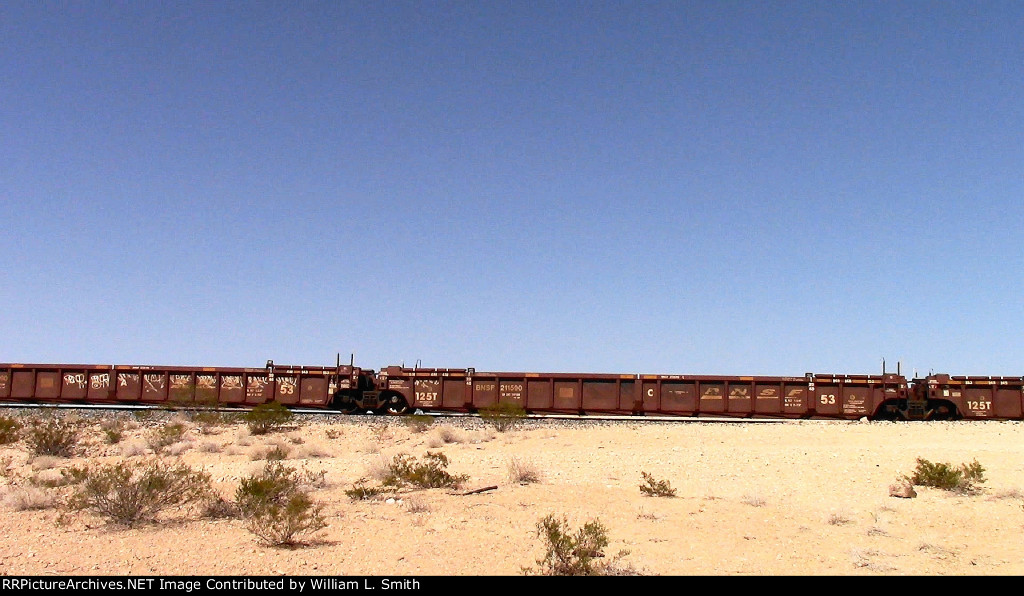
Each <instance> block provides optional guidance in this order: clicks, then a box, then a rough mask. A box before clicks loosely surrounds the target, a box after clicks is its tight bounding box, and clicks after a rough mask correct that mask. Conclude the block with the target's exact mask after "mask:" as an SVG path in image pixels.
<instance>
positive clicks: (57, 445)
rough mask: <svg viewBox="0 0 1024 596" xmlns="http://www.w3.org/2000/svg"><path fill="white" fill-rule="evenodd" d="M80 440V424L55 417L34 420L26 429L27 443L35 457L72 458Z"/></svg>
mask: <svg viewBox="0 0 1024 596" xmlns="http://www.w3.org/2000/svg"><path fill="white" fill-rule="evenodd" d="M78 439H79V433H78V424H77V423H76V422H74V421H71V420H68V419H63V418H57V417H55V416H46V417H43V418H38V419H34V420H32V421H31V424H30V425H29V427H28V428H27V429H25V443H26V444H27V445H28V449H29V452H30V453H32V454H33V455H53V456H56V457H71V456H72V455H74V453H75V448H76V447H77V446H78Z"/></svg>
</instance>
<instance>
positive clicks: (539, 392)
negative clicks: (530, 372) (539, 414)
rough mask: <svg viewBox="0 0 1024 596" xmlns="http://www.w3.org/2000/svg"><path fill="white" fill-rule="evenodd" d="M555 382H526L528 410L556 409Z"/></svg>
mask: <svg viewBox="0 0 1024 596" xmlns="http://www.w3.org/2000/svg"><path fill="white" fill-rule="evenodd" d="M553 390H554V381H552V380H551V379H544V380H538V379H528V380H527V381H526V409H527V410H531V411H544V410H550V409H552V408H554V397H553V395H554V394H553Z"/></svg>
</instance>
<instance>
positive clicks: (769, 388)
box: [754, 382, 783, 416]
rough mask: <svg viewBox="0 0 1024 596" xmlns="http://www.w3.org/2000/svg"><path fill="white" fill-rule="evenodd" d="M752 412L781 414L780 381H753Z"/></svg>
mask: <svg viewBox="0 0 1024 596" xmlns="http://www.w3.org/2000/svg"><path fill="white" fill-rule="evenodd" d="M754 413H755V414H762V415H766V416H768V415H772V416H776V415H778V416H781V415H782V414H783V410H782V385H781V384H780V383H769V382H760V383H754Z"/></svg>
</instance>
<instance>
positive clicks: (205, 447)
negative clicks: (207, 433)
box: [199, 441, 221, 453]
mask: <svg viewBox="0 0 1024 596" xmlns="http://www.w3.org/2000/svg"><path fill="white" fill-rule="evenodd" d="M199 451H201V452H202V453H220V451H221V446H220V443H214V442H213V441H203V442H202V443H200V444H199Z"/></svg>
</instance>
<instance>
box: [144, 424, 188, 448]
mask: <svg viewBox="0 0 1024 596" xmlns="http://www.w3.org/2000/svg"><path fill="white" fill-rule="evenodd" d="M186 430H187V429H186V428H185V425H184V424H182V423H181V422H172V423H171V424H165V425H163V426H161V427H159V428H155V429H153V430H152V431H150V433H149V436H148V437H147V438H146V444H147V445H149V448H150V449H152V450H153V452H154V453H160V452H161V451H163V450H164V448H166V447H168V446H170V445H173V444H175V443H177V442H178V441H180V440H182V439H183V438H184V437H185V431H186Z"/></svg>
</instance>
